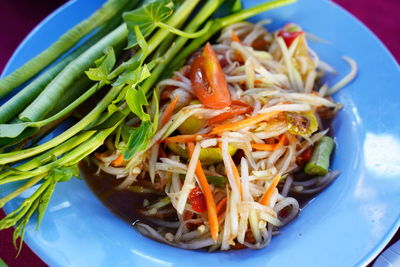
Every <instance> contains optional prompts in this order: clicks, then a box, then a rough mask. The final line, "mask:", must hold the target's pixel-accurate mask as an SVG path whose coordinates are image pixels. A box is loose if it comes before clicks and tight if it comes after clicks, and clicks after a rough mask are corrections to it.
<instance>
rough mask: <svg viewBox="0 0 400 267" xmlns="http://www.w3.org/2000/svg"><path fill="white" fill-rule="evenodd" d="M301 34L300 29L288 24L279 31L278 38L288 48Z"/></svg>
mask: <svg viewBox="0 0 400 267" xmlns="http://www.w3.org/2000/svg"><path fill="white" fill-rule="evenodd" d="M302 33H303V31H301V30H300V28H298V27H296V26H290V24H289V25H287V26H286V27H284V28H283V29H282V30H281V31H279V33H278V36H280V37H282V38H283V40H284V41H285V43H286V46H287V47H289V46H290V45H291V44H292V43H293V41H294V40H296V38H297V37H298V36H300V35H301V34H302Z"/></svg>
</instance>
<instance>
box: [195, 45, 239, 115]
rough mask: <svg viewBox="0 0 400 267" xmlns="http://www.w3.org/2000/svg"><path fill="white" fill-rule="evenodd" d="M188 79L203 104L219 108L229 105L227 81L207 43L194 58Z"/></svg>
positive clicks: (229, 97)
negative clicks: (201, 51)
mask: <svg viewBox="0 0 400 267" xmlns="http://www.w3.org/2000/svg"><path fill="white" fill-rule="evenodd" d="M190 79H191V82H192V88H193V91H194V93H195V95H196V96H197V98H198V99H199V100H200V101H201V103H202V104H203V105H204V106H206V107H208V108H214V109H220V108H225V107H228V106H230V105H231V102H232V100H231V96H230V94H229V90H228V83H227V82H226V79H225V75H224V72H223V71H222V67H221V64H220V63H219V61H218V58H217V55H216V54H215V52H214V50H213V49H212V47H211V45H210V44H209V43H207V44H206V46H205V48H204V51H203V53H202V54H201V55H199V56H197V57H196V58H195V59H194V61H193V63H192V65H191V68H190Z"/></svg>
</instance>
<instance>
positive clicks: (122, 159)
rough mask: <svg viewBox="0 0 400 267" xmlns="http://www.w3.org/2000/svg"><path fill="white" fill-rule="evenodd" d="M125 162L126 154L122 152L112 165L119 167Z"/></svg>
mask: <svg viewBox="0 0 400 267" xmlns="http://www.w3.org/2000/svg"><path fill="white" fill-rule="evenodd" d="M123 162H124V155H122V153H121V154H119V155H118V158H116V159H114V160H113V161H112V162H111V165H112V166H114V167H118V166H121V165H122V163H123Z"/></svg>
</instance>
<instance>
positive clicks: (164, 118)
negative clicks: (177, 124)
mask: <svg viewBox="0 0 400 267" xmlns="http://www.w3.org/2000/svg"><path fill="white" fill-rule="evenodd" d="M178 100H179V96H176V97H175V98H174V100H172V101H171V102H170V103H169V104H168V106H167V108H166V109H165V111H164V114H163V116H162V118H161V121H160V128H161V127H163V126H164V125H165V124H166V123H167V122H168V121H169V119H170V118H171V117H172V114H173V113H174V110H175V107H176V104H177V103H178Z"/></svg>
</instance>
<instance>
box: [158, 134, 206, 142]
mask: <svg viewBox="0 0 400 267" xmlns="http://www.w3.org/2000/svg"><path fill="white" fill-rule="evenodd" d="M205 136H206V135H201V134H183V135H175V136H171V137H167V138H165V139H164V142H165V143H166V144H170V143H186V142H196V141H200V140H201V139H202V138H203V137H205Z"/></svg>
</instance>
